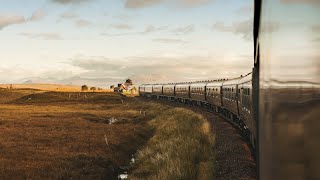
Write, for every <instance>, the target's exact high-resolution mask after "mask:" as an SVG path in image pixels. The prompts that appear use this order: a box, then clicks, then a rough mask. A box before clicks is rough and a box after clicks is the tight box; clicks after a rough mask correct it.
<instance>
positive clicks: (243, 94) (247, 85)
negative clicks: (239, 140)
mask: <svg viewBox="0 0 320 180" xmlns="http://www.w3.org/2000/svg"><path fill="white" fill-rule="evenodd" d="M238 95H239V96H238V97H239V98H238V106H239V107H238V108H239V115H240V117H241V119H242V120H243V121H244V123H245V125H246V126H247V127H248V129H249V131H250V134H249V135H250V142H251V144H252V145H253V146H254V147H255V144H256V143H255V141H256V137H257V135H256V122H255V121H254V119H253V115H252V113H253V107H252V73H249V74H248V75H246V76H244V77H242V78H241V79H240V80H239V82H238Z"/></svg>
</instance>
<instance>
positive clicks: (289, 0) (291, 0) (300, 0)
mask: <svg viewBox="0 0 320 180" xmlns="http://www.w3.org/2000/svg"><path fill="white" fill-rule="evenodd" d="M280 2H282V3H285V4H295V3H296V4H307V5H320V1H319V0H280Z"/></svg>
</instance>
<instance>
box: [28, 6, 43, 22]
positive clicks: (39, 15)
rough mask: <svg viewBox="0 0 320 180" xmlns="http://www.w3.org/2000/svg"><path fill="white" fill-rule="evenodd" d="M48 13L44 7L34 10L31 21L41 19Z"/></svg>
mask: <svg viewBox="0 0 320 180" xmlns="http://www.w3.org/2000/svg"><path fill="white" fill-rule="evenodd" d="M46 15H47V13H46V12H45V11H44V10H42V9H39V10H36V11H35V12H33V14H32V16H31V18H30V21H37V20H40V19H42V18H44V17H45V16H46Z"/></svg>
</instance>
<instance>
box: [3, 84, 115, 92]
mask: <svg viewBox="0 0 320 180" xmlns="http://www.w3.org/2000/svg"><path fill="white" fill-rule="evenodd" d="M12 87H13V88H14V89H38V90H44V91H56V92H81V86H75V85H63V84H13V85H12ZM0 88H10V84H0ZM88 92H90V91H88ZM95 92H112V90H110V89H103V90H95Z"/></svg>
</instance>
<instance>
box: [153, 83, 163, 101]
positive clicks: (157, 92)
mask: <svg viewBox="0 0 320 180" xmlns="http://www.w3.org/2000/svg"><path fill="white" fill-rule="evenodd" d="M162 95H163V85H162V84H155V85H154V86H153V90H152V96H153V97H154V98H157V99H160V98H161V97H162Z"/></svg>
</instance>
